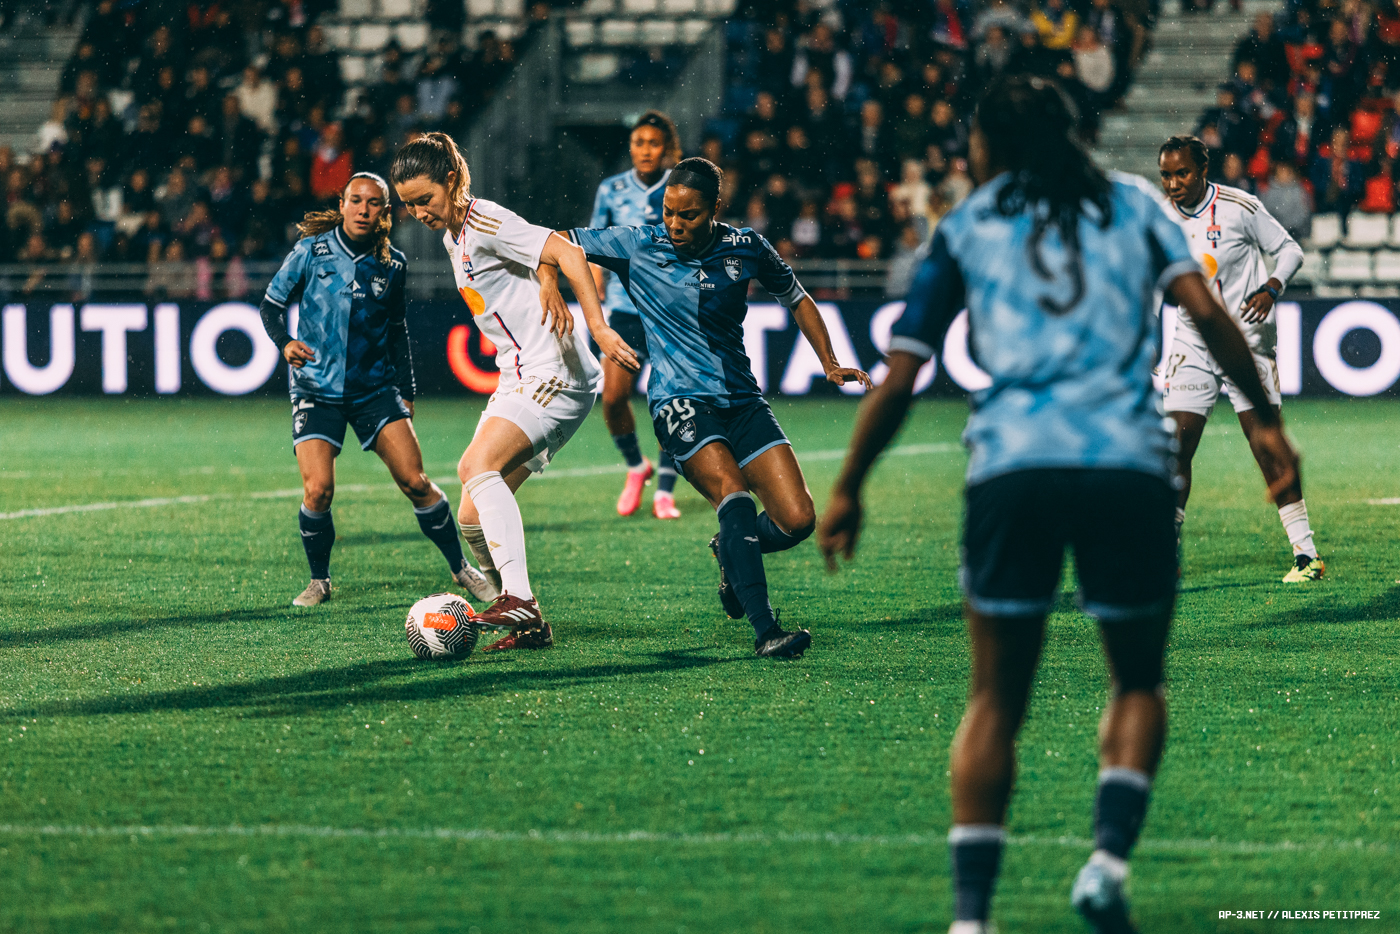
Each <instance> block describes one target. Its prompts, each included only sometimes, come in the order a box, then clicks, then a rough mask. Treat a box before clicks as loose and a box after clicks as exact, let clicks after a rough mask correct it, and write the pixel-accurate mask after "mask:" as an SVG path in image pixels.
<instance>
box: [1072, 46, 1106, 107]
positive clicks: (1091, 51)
mask: <svg viewBox="0 0 1400 934" xmlns="http://www.w3.org/2000/svg"><path fill="white" fill-rule="evenodd" d="M1114 67H1115V66H1114V61H1113V56H1112V55H1111V54H1109V51H1108V49H1107V48H1106V47H1105V46H1104V44H1103V42H1102V41H1101V40H1100V39H1099V34H1098V33H1097V32H1095V31H1094V30H1093V29H1091V28H1090V27H1088V26H1083V27H1081V28H1080V30H1079V36H1078V38H1076V39H1075V41H1074V71H1075V74H1076V75H1077V76H1078V78H1079V80H1080V81H1082V82H1083V83H1084V86H1085V87H1086V88H1088V89H1089V90H1090V91H1091V92H1092V93H1093V95H1094V98H1095V104H1096V107H1095V109H1096V110H1097V109H1098V106H1097V105H1103V104H1107V103H1108V91H1109V88H1111V87H1113V77H1114Z"/></svg>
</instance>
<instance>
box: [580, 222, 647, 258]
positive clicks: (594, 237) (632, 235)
mask: <svg viewBox="0 0 1400 934" xmlns="http://www.w3.org/2000/svg"><path fill="white" fill-rule="evenodd" d="M647 236H648V235H647V233H646V232H645V228H642V227H607V228H604V229H602V230H594V229H592V228H588V227H575V228H574V229H573V230H571V231H569V239H570V240H572V241H574V242H575V243H577V244H578V245H579V246H581V247H583V252H585V253H587V254H588V260H589V262H593V263H598V262H599V261H600V260H602V259H629V258H630V257H631V256H632V254H633V253H634V252H635V251H636V249H637V247H638V246H640V245H641V244H642V243H643V242H645V239H646V237H647ZM600 265H608V264H606V263H600Z"/></svg>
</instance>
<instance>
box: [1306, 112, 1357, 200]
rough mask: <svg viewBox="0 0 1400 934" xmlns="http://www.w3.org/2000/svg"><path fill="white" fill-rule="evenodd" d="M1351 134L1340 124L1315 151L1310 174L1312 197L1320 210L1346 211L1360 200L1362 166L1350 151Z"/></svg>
mask: <svg viewBox="0 0 1400 934" xmlns="http://www.w3.org/2000/svg"><path fill="white" fill-rule="evenodd" d="M1350 143H1351V140H1350V136H1349V134H1348V133H1347V131H1346V130H1345V129H1344V128H1342V127H1337V128H1336V129H1334V130H1333V131H1332V139H1331V141H1330V142H1329V144H1328V145H1327V146H1324V147H1322V149H1320V150H1319V151H1318V154H1317V158H1315V159H1314V160H1313V164H1312V171H1311V174H1310V177H1311V181H1312V186H1313V199H1314V201H1315V202H1316V204H1317V209H1318V210H1319V211H1327V212H1329V213H1337V214H1346V213H1347V212H1349V211H1350V210H1351V209H1352V207H1353V206H1355V204H1356V202H1357V201H1358V200H1359V199H1360V197H1361V194H1362V191H1363V188H1364V185H1365V182H1364V174H1363V167H1362V165H1361V164H1360V163H1359V162H1357V161H1355V160H1354V159H1352V158H1351V157H1350V154H1349V149H1350Z"/></svg>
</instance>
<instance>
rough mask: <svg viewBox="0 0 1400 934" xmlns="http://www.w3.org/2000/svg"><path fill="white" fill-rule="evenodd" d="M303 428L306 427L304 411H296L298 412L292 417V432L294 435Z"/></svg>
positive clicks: (299, 432)
mask: <svg viewBox="0 0 1400 934" xmlns="http://www.w3.org/2000/svg"><path fill="white" fill-rule="evenodd" d="M305 428H306V413H305V412H298V413H297V414H296V417H295V418H293V419H292V434H294V435H299V434H301V433H302V430H303V429H305Z"/></svg>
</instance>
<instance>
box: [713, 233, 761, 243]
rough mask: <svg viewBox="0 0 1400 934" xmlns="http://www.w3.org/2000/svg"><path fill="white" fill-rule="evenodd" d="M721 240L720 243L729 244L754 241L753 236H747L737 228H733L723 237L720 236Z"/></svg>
mask: <svg viewBox="0 0 1400 934" xmlns="http://www.w3.org/2000/svg"><path fill="white" fill-rule="evenodd" d="M719 241H720V243H728V244H730V245H737V244H740V243H753V237H748V236H745V235H744V234H741V233H739V232H738V231H737V230H731V231H730V232H729V233H727V234H725V235H724V236H723V237H720V238H719Z"/></svg>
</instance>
